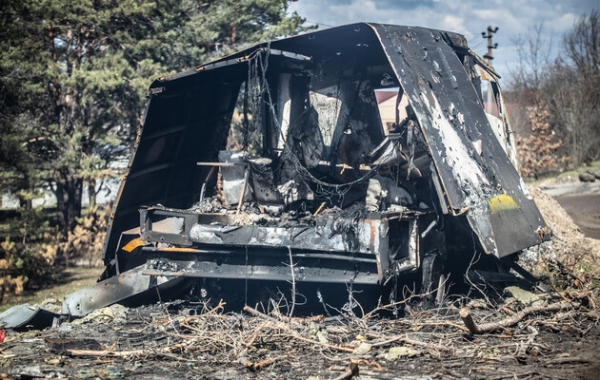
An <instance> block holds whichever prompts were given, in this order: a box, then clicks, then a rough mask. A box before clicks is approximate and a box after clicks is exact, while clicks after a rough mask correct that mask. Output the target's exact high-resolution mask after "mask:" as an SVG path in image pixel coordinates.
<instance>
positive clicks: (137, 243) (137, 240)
mask: <svg viewBox="0 0 600 380" xmlns="http://www.w3.org/2000/svg"><path fill="white" fill-rule="evenodd" d="M144 245H146V242H145V241H143V240H142V239H140V238H135V239H133V240H132V241H130V242H129V243H127V244H125V246H124V247H123V248H121V249H122V250H123V251H125V252H133V250H134V249H136V248H137V247H141V246H144Z"/></svg>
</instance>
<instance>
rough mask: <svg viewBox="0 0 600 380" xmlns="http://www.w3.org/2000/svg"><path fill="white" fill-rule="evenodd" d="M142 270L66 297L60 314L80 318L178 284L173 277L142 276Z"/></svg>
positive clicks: (116, 277) (128, 272)
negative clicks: (148, 292) (100, 309)
mask: <svg viewBox="0 0 600 380" xmlns="http://www.w3.org/2000/svg"><path fill="white" fill-rule="evenodd" d="M144 269H145V265H142V266H140V267H137V268H135V269H132V270H129V271H127V272H124V273H122V274H120V275H118V276H113V277H111V278H109V279H106V280H104V281H100V282H98V283H97V284H95V285H93V286H90V287H87V288H85V289H81V290H78V291H76V292H74V293H71V294H69V295H66V296H65V299H64V300H63V304H62V312H61V314H63V315H69V316H72V317H81V316H84V315H86V314H89V313H91V312H92V311H94V310H96V309H99V308H102V307H106V306H110V305H112V304H114V303H117V302H120V301H123V300H126V299H128V298H131V297H133V296H136V295H138V294H141V293H143V292H145V291H147V290H151V289H155V288H157V287H163V288H164V287H166V286H174V285H176V283H178V282H179V279H178V278H175V277H170V278H168V277H165V276H147V275H143V274H142V272H143V270H144Z"/></svg>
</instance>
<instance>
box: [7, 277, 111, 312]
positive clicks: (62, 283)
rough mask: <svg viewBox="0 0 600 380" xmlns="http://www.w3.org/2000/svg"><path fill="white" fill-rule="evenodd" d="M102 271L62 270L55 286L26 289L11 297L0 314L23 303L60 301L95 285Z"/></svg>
mask: <svg viewBox="0 0 600 380" xmlns="http://www.w3.org/2000/svg"><path fill="white" fill-rule="evenodd" d="M103 270H104V267H97V268H84V267H77V268H68V269H64V270H62V271H60V273H58V274H57V276H56V280H55V281H56V282H57V283H56V284H52V285H50V286H48V287H45V286H44V287H43V288H42V289H26V290H25V291H24V292H23V294H21V295H20V296H13V298H11V299H10V300H9V301H8V303H6V304H5V305H2V306H0V312H2V311H4V310H7V309H9V308H11V307H13V306H16V305H19V304H23V303H29V304H36V303H37V304H41V303H42V301H45V300H46V299H48V298H54V299H62V298H63V297H64V296H65V295H67V294H70V293H73V292H74V291H76V290H79V289H82V288H85V287H87V286H90V285H93V284H95V283H96V280H97V279H98V277H99V276H100V274H101V273H102V271H103Z"/></svg>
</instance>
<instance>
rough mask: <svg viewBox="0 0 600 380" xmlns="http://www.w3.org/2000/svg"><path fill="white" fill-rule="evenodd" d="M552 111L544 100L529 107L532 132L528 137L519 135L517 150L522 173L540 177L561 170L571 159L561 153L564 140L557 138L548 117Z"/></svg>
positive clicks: (526, 175) (524, 175) (531, 176)
mask: <svg viewBox="0 0 600 380" xmlns="http://www.w3.org/2000/svg"><path fill="white" fill-rule="evenodd" d="M549 118H550V111H548V107H547V106H546V105H545V103H544V102H543V101H539V102H538V104H537V105H535V106H532V107H529V124H530V128H531V133H530V134H529V136H527V137H522V136H519V137H517V152H518V158H519V162H520V163H521V168H520V169H521V175H522V176H523V177H527V178H538V175H541V174H546V173H550V172H556V171H559V170H560V169H561V168H562V167H564V166H565V165H566V164H568V163H569V162H570V161H571V159H570V157H567V156H565V155H560V154H559V151H560V149H561V148H562V147H563V141H562V140H561V139H557V138H556V136H555V135H556V134H555V132H554V130H553V129H552V128H551V127H550V124H549V123H548V119H549Z"/></svg>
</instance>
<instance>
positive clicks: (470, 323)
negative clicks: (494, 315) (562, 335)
mask: <svg viewBox="0 0 600 380" xmlns="http://www.w3.org/2000/svg"><path fill="white" fill-rule="evenodd" d="M578 306H579V304H577V303H573V302H564V301H561V302H556V303H553V304H550V305H547V306H541V305H540V306H538V305H536V306H530V307H527V308H525V309H523V310H521V311H519V312H518V313H516V314H515V315H513V316H511V317H510V318H506V319H503V320H500V321H497V322H488V323H483V324H481V325H477V324H476V323H475V321H474V320H473V318H472V317H471V313H470V311H469V309H467V308H463V309H461V310H460V312H459V315H460V317H461V318H462V320H463V322H464V324H465V326H467V328H468V329H469V331H470V332H471V333H472V334H484V333H490V332H494V331H497V330H500V329H503V328H506V327H509V326H512V325H515V324H517V323H519V322H520V321H521V320H523V319H524V318H525V317H527V316H528V315H530V314H533V313H546V312H550V311H559V310H565V309H570V308H575V307H578Z"/></svg>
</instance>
